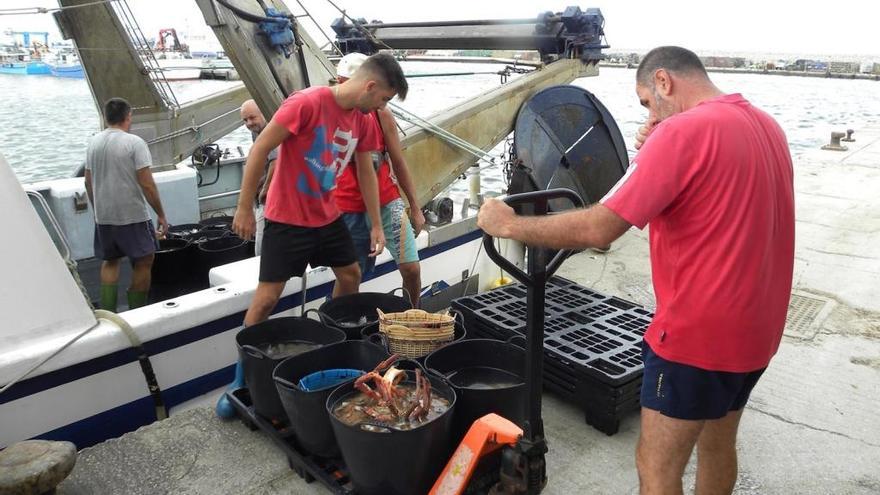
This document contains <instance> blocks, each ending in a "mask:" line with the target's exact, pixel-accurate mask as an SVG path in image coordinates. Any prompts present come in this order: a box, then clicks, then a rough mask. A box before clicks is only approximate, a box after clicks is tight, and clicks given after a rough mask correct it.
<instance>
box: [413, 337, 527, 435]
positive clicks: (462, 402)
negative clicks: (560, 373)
mask: <svg viewBox="0 0 880 495" xmlns="http://www.w3.org/2000/svg"><path fill="white" fill-rule="evenodd" d="M525 366H526V353H525V351H524V350H523V349H522V348H521V347H518V346H515V345H513V344H510V343H507V342H502V341H500V340H492V339H470V340H462V341H460V342H456V343H453V344H449V345H447V346H445V347H442V348H440V349H438V350H436V351H434V352H432V353H431V354H429V355H428V357H427V358H426V359H425V367H426V368H427V369H428V371H429V372H430V373H432V374H436V375H438V376H441V377H443V380H444V381H446V382H447V383H449V384H450V385H451V386H452V388H454V389H455V393H456V394H457V395H458V405H457V406H456V408H455V417H454V421H453V428H452V432H451V433H452V435H451V436H452V438H453V440H454V441H459V440H461V438H462V437H463V436H464V434H465V433H467V430H468V429H469V428H470V427H471V424H473V422H474V421H476V420H477V419H479V418H481V417H483V416H485V415H486V414H489V413H491V412H493V413H496V414H498V415H500V416H503V417H504V418H506V419H509V420H510V421H512V422H513V423H515V424H517V425H520V426H522V424H523V422H524V421H525V417H526V399H527V398H526V384H525Z"/></svg>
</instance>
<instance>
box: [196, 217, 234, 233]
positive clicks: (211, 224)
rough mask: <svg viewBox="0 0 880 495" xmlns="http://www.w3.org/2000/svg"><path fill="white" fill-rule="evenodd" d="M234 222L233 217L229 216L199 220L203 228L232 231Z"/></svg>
mask: <svg viewBox="0 0 880 495" xmlns="http://www.w3.org/2000/svg"><path fill="white" fill-rule="evenodd" d="M232 220H233V217H231V216H229V215H221V216H216V217H211V218H205V219H202V220H199V225H201V226H202V227H203V228H204V227H207V228H211V229H218V230H222V229H225V230H232Z"/></svg>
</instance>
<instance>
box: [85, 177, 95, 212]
mask: <svg viewBox="0 0 880 495" xmlns="http://www.w3.org/2000/svg"><path fill="white" fill-rule="evenodd" d="M83 177H84V178H85V182H86V196H88V197H89V203H91V205H92V208H94V207H95V195H94V193H93V192H92V171H91V170H89V169H86V171H85V175H84V176H83Z"/></svg>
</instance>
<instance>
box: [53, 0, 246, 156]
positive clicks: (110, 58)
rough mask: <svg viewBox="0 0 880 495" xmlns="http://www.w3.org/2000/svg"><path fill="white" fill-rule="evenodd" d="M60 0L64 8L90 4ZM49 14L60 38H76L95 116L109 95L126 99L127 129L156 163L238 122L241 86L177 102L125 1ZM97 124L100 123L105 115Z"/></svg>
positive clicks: (242, 95)
mask: <svg viewBox="0 0 880 495" xmlns="http://www.w3.org/2000/svg"><path fill="white" fill-rule="evenodd" d="M58 3H59V5H60V6H61V7H62V8H64V7H75V6H83V5H84V4H88V3H93V4H94V2H92V0H58ZM53 15H54V16H55V21H56V23H57V24H58V28H59V31H60V32H61V35H62V37H63V38H64V39H68V40H72V41H73V42H74V45H75V47H76V50H77V52H78V55H79V58H80V62H81V63H82V66H83V71H84V72H85V74H86V79H87V81H88V84H89V89H90V90H91V92H92V97H93V98H94V101H95V105H96V107H97V110H98V114H99V115H100V114H101V113H102V112H103V109H102V107H103V103H104V102H105V101H107V100H109V99H110V98H113V97H123V98H125V99H126V100H128V101H129V103H131V106H132V108H133V110H134V114H133V116H132V128H131V132H132V133H134V134H137V135H139V136H140V137H142V138H144V140H145V141H147V143H148V144H149V146H150V154H151V155H152V158H153V163H154V164H155V165H156V166H162V165H171V164H174V163H178V162H180V161H182V160H184V159H186V158H188V157H189V156H190V155H191V154H192V152H193V151H194V150H195V149H196V148H198V147H200V146H202V145H204V144H207V143H210V142H213V141H216V140H217V139H218V138H220V137H222V136H225V135H226V134H229V133H230V132H232V131H233V130H235V129H236V128H237V127H239V126H240V125H241V119H240V118H239V115H238V107H239V106H240V105H241V103H242V102H244V101H245V100H247V99H248V98H249V95H248V91H247V89H246V88H245V87H244V86H240V85H239V86H235V87H233V88H230V89H228V90H225V91H222V92H219V93H216V94H214V95H211V96H209V97H207V98H202V99H199V100H195V101H192V102H188V103H186V104H179V103H178V102H177V100H176V98H175V97H174V94H173V92H172V91H171V88H170V86H169V85H168V83H167V81H166V80H165V77H164V75H163V72H162V69H161V67H159V65H158V63H157V62H156V59H155V58H154V57H153V54H152V51H151V50H150V47H149V43H148V42H147V39H146V38H145V37H144V35H143V33H141V31H140V29H139V28H138V26H137V24H136V23H135V22H134V21H133V16H132V15H131V11H130V10H129V9H128V6H127V4H125V2H109V3H99V4H94V5H90V6H88V7H87V8H66V9H62V10H60V11H58V12H55V13H54V14H53ZM99 125H100V126H101V127H103V126H104V123H103V119H101V122H100V123H99Z"/></svg>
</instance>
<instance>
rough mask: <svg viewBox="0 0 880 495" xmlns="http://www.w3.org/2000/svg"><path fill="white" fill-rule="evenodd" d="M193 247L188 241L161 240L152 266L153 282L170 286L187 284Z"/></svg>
mask: <svg viewBox="0 0 880 495" xmlns="http://www.w3.org/2000/svg"><path fill="white" fill-rule="evenodd" d="M192 248H193V246H192V245H191V244H190V242H189V241H188V240H186V239H173V238H172V239H161V240H160V241H159V249H158V250H157V251H156V254H155V258H154V260H153V266H152V282H153V283H155V284H170V283H175V282H185V280H184V278H185V274H186V273H187V272H188V271H189V270H190V269H191V267H192V260H193V249H192Z"/></svg>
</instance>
